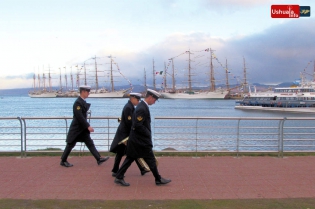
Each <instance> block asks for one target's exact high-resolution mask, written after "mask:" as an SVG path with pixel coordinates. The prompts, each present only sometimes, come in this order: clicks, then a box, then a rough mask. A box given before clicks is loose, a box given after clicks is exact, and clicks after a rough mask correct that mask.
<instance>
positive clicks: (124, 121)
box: [109, 92, 149, 177]
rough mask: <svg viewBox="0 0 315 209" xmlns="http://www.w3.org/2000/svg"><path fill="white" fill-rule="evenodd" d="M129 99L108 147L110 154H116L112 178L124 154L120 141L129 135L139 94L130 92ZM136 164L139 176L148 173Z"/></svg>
mask: <svg viewBox="0 0 315 209" xmlns="http://www.w3.org/2000/svg"><path fill="white" fill-rule="evenodd" d="M129 97H130V99H129V100H128V102H127V104H126V105H125V106H124V109H123V111H122V113H121V118H120V119H121V120H120V124H119V126H118V128H117V131H116V134H115V138H114V140H113V142H112V144H111V146H110V150H109V151H110V152H113V153H116V157H115V162H114V166H113V169H112V176H114V177H115V176H116V173H117V171H118V169H119V164H120V161H121V159H122V157H123V156H124V155H125V153H126V145H125V143H121V141H122V140H124V139H125V138H127V137H128V136H129V134H130V129H131V125H132V120H131V119H132V114H133V112H134V110H135V106H137V105H138V104H139V101H140V99H141V94H139V93H135V92H132V93H130V94H129ZM136 163H137V165H138V167H139V169H140V172H141V175H142V176H143V175H144V174H145V173H147V172H149V171H147V170H145V169H144V168H143V167H142V166H141V164H139V162H138V161H137V160H136Z"/></svg>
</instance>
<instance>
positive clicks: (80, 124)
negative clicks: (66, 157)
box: [66, 97, 91, 143]
mask: <svg viewBox="0 0 315 209" xmlns="http://www.w3.org/2000/svg"><path fill="white" fill-rule="evenodd" d="M90 106H91V104H89V103H86V101H85V100H84V99H82V98H81V97H78V99H77V100H76V101H75V102H74V104H73V120H72V122H71V125H70V128H69V132H68V135H67V140H66V142H67V143H72V142H74V141H75V142H83V141H85V140H87V139H91V137H90V131H89V130H88V127H89V126H90V124H89V123H88V122H87V111H88V110H89V109H90Z"/></svg>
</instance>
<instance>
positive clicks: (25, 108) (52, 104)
mask: <svg viewBox="0 0 315 209" xmlns="http://www.w3.org/2000/svg"><path fill="white" fill-rule="evenodd" d="M75 99H76V98H30V97H27V96H22V97H18V96H5V97H2V98H0V105H1V112H0V117H65V116H66V117H72V106H73V103H74V101H75ZM127 101H128V98H119V99H108V98H87V102H89V103H91V108H90V110H91V116H92V117H94V116H99V117H100V116H103V117H107V116H110V117H117V118H118V117H120V116H121V111H122V108H123V107H124V105H125V104H126V103H127ZM234 106H235V101H234V100H170V99H160V100H159V101H158V102H156V103H155V104H154V105H151V106H150V111H151V119H152V126H154V122H155V121H154V118H155V117H159V116H170V117H171V116H180V117H315V115H314V114H309V113H308V114H306V113H285V112H278V113H276V112H265V111H244V110H237V109H234ZM54 122H55V121H51V120H50V121H48V122H47V121H46V122H44V123H45V124H44V125H45V126H48V127H50V128H51V127H52V126H54ZM113 122H114V125H113V127H116V126H117V122H116V121H113ZM159 122H160V124H159V125H162V126H172V125H174V124H172V121H167V120H162V121H161V120H160V121H159ZM190 122H191V121H190ZM10 123H12V125H11V124H10ZM46 123H47V124H46ZM56 123H57V122H56ZM161 123H162V124H161ZM177 123H179V124H181V125H183V126H184V127H185V126H186V127H189V126H194V125H195V122H191V123H193V124H189V120H181V121H180V122H177ZM212 123H213V124H214V123H215V124H216V126H221V127H225V128H221V129H220V130H224V131H228V129H226V127H227V126H229V125H231V124H232V123H233V122H227V121H212ZM243 123H245V125H246V121H245V122H243ZM247 123H253V121H249V122H248V121H247ZM262 123H268V126H269V124H270V122H264V121H263V122H262ZM274 123H275V125H274V126H275V127H277V124H278V122H276V121H274ZM314 123H315V121H303V122H301V121H291V122H290V123H287V124H288V125H290V126H292V127H297V129H300V128H299V127H306V126H309V127H310V128H309V130H310V131H311V132H312V134H315V133H313V132H315V130H314V129H313V128H312V127H314V126H315V124H314ZM1 124H2V125H1ZM13 124H15V126H18V125H19V122H18V121H17V120H16V121H15V120H14V121H11V122H9V121H8V120H0V128H1V127H2V129H0V151H2V150H17V151H18V150H19V149H20V144H21V143H20V140H15V141H14V142H11V141H7V139H9V137H11V138H12V139H13V138H14V136H11V135H10V134H9V135H8V134H7V133H12V132H17V131H16V129H15V130H14V129H12V130H10V126H13ZM213 124H212V125H213ZM28 125H32V123H31V122H30V121H28ZM96 125H97V124H96V121H93V125H92V126H94V127H95V126H96ZM201 125H202V123H201ZM208 125H209V124H207V125H204V126H208ZM35 126H36V125H35ZM255 126H256V127H260V124H258V125H255ZM6 127H7V128H6ZM99 127H100V126H99ZM233 127H234V128H235V127H236V123H234V125H233ZM174 130H175V129H174ZM174 130H170V129H168V130H165V132H166V133H167V134H170V132H172V131H174ZM187 130H188V129H187V128H186V129H183V130H181V131H179V130H178V129H176V130H175V131H177V132H179V134H176V135H175V136H176V137H177V138H181V139H184V138H187V137H188V134H186V132H185V131H187ZM206 130H207V131H209V130H208V129H206ZM267 130H268V129H265V132H263V134H262V135H261V136H262V138H263V139H268V137H269V138H270V137H272V135H270V133H269V132H267ZM309 130H306V131H304V132H310V131H309ZM313 130H314V131H313ZM46 131H47V133H48V132H54V130H46ZM103 131H104V130H103ZM111 131H112V132H111V133H115V131H116V128H113V130H111ZM214 131H218V130H216V129H214ZM96 132H98V133H100V132H102V130H101V128H98V129H97V130H96ZM153 132H154V130H153ZM1 133H2V134H1ZM16 134H18V133H16ZM231 135H232V136H231V137H232V138H231V139H230V141H231V143H234V144H235V141H236V139H235V138H236V134H231ZM288 135H290V134H288ZM98 136H99V137H101V138H100V139H99V140H102V139H103V138H104V136H103V135H98ZM98 136H96V135H94V136H93V139H97V137H98ZM172 136H173V135H172ZM15 137H16V136H15ZM32 137H33V136H32ZM36 137H37V138H34V140H37V139H38V141H34V144H33V145H34V148H32V149H38V147H36V145H37V144H40V143H42V141H43V140H46V141H47V142H45V143H46V144H49V145H54V144H58V145H60V144H62V146H58V147H59V148H63V147H64V144H65V143H64V141H63V140H62V142H60V140H59V141H56V142H53V141H52V135H48V134H46V135H45V134H44V136H43V134H41V135H38V136H37V135H36ZM54 137H56V138H58V137H59V138H60V136H54ZM63 137H64V136H63ZM113 137H114V135H113V134H111V135H110V137H109V138H110V139H112V138H113ZM164 137H169V136H168V135H166V136H164ZM211 137H212V138H217V139H218V141H215V142H213V144H211V145H209V142H208V139H210V138H211ZM222 137H225V138H226V135H224V134H223V135H222V134H221V135H220V134H218V136H216V137H214V135H212V136H209V135H206V138H207V139H205V143H208V144H205V147H209V150H211V149H216V150H220V149H219V148H218V146H219V145H220V146H221V144H222V143H224V145H222V146H228V143H230V142H229V141H225V142H223V141H221V140H222V139H223V138H222ZM290 137H291V138H292V139H294V138H296V136H295V135H292V134H291V135H290ZM305 137H306V136H305ZM307 137H310V136H307ZM155 138H158V137H157V136H156V137H155ZM188 138H192V139H193V138H194V137H188ZM311 138H312V136H311ZM28 139H29V138H28ZM163 139H164V138H163V137H160V142H157V143H156V144H155V145H156V148H157V149H158V150H161V149H163V148H165V146H169V144H171V143H177V142H175V140H171V141H170V140H166V139H164V140H165V141H161V140H163ZM300 139H301V135H299V136H298V140H300ZM40 140H41V141H40ZM294 140H295V139H294ZM48 141H49V142H48ZM101 142H102V141H99V142H98V143H101ZM164 142H165V143H166V144H163V143H164ZM193 142H194V141H193ZM201 142H202V141H200V143H201ZM102 143H103V142H102ZM246 143H247V142H246ZM253 143H256V142H253ZM289 143H291V142H289ZM307 143H308V141H306V142H299V145H307V146H305V150H306V149H312V150H313V147H314V149H315V141H314V142H313V141H312V142H311V144H310V145H312V147H310V146H309V144H307ZM109 144H110V142H108V144H107V145H109ZM184 144H186V145H187V146H188V147H193V144H188V142H184ZM30 146H31V145H28V147H30ZM159 146H160V147H159ZM232 146H234V145H232ZM234 147H235V146H234ZM43 148H45V147H43ZM104 149H105V150H107V149H108V147H106V148H104ZM224 149H228V148H224ZM233 149H235V148H233ZM258 149H259V148H256V149H255V150H258ZM275 149H276V148H275ZM183 150H187V148H185V149H184V148H183ZM288 150H292V149H291V148H288Z"/></svg>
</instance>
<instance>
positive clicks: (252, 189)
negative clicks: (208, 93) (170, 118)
mask: <svg viewBox="0 0 315 209" xmlns="http://www.w3.org/2000/svg"><path fill="white" fill-rule="evenodd" d="M68 160H69V162H71V163H73V164H74V167H71V168H65V167H62V166H60V165H59V162H60V157H59V156H56V157H55V156H53V157H27V158H20V157H0V167H1V172H0V185H1V190H0V198H1V199H4V198H9V199H32V200H38V199H66V200H165V199H171V200H178V199H262V198H268V199H269V198H314V197H315V157H314V156H290V157H284V158H278V157H266V156H265V157H250V156H246V157H238V158H237V157H232V156H220V157H217V156H208V157H166V156H165V157H158V160H159V166H158V169H159V171H160V174H161V175H162V176H163V177H166V178H170V179H172V182H171V183H169V184H167V185H163V186H156V185H155V183H154V177H153V176H152V174H151V173H147V174H146V175H144V176H141V175H140V172H139V170H138V168H137V166H136V164H135V163H133V165H132V166H131V167H130V168H129V170H128V171H127V172H126V174H125V175H126V177H125V181H126V182H129V183H130V184H131V185H130V186H129V187H122V186H120V185H116V184H115V183H114V177H112V176H111V169H112V166H113V161H114V158H113V157H111V158H110V159H109V160H108V161H107V162H105V163H104V164H102V165H101V166H98V165H97V164H96V161H95V160H94V158H93V157H92V156H81V157H80V156H77V155H73V156H72V157H70V158H69V159H68Z"/></svg>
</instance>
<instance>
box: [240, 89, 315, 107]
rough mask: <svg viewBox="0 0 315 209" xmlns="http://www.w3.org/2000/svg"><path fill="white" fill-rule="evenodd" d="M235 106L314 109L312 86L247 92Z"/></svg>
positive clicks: (314, 93)
mask: <svg viewBox="0 0 315 209" xmlns="http://www.w3.org/2000/svg"><path fill="white" fill-rule="evenodd" d="M236 106H261V107H281V108H300V107H315V89H314V87H313V86H312V85H300V86H292V87H282V88H275V89H274V90H273V91H266V92H256V90H255V91H254V92H249V94H248V95H247V96H245V97H244V99H242V100H238V101H236Z"/></svg>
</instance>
